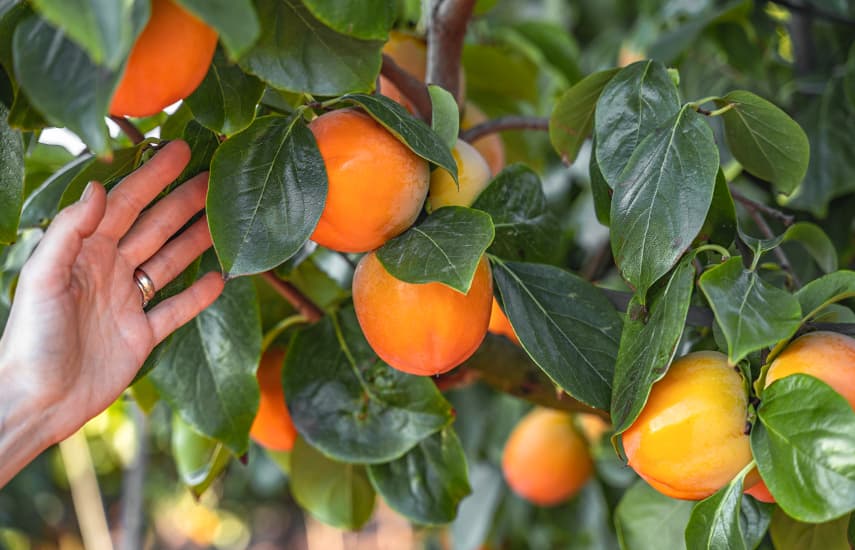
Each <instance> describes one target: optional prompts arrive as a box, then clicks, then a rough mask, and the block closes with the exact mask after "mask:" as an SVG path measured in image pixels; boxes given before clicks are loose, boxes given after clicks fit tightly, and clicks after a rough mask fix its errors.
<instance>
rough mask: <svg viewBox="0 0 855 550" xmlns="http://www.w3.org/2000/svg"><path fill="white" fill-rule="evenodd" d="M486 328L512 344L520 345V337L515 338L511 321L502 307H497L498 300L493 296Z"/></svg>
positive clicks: (515, 334)
mask: <svg viewBox="0 0 855 550" xmlns="http://www.w3.org/2000/svg"><path fill="white" fill-rule="evenodd" d="M487 330H488V331H489V332H492V333H493V334H500V335H502V336H505V337H506V338H508V339H509V340H510V341H511V342H513V343H514V344H516V345H520V339H519V338H517V333H516V332H514V327H512V326H511V322H510V321H509V320H508V318H507V316H506V315H505V312H503V311H502V308H500V307H499V302H497V301H496V299H495V298H493V305H492V307H491V309H490V324H489V325H488V326H487Z"/></svg>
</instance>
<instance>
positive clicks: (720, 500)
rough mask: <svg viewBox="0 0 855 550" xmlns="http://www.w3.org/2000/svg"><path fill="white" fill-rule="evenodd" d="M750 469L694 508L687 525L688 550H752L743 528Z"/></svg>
mask: <svg viewBox="0 0 855 550" xmlns="http://www.w3.org/2000/svg"><path fill="white" fill-rule="evenodd" d="M753 467H754V466H753V465H751V466H750V468H753ZM748 470H749V468H746V469H744V470H743V471H742V472H740V473H739V475H737V476H736V477H735V478H733V479H732V480H731V481H730V483H728V484H727V485H725V486H724V487H722V488H721V489H719V490H718V491H717V492H716V493H714V494H713V495H711V496H709V497H707V498H705V499H704V500H702V501H700V502H698V503H697V504H696V505H695V506H694V507H693V508H692V515H691V516H690V517H689V523H688V525H686V548H687V549H688V550H702V549H708V550H713V549H718V548H727V549H728V550H749V547H748V546H747V545H746V544H745V538H744V536H743V534H742V527H741V525H740V510H741V508H742V483H743V481H744V479H745V474H747V473H748Z"/></svg>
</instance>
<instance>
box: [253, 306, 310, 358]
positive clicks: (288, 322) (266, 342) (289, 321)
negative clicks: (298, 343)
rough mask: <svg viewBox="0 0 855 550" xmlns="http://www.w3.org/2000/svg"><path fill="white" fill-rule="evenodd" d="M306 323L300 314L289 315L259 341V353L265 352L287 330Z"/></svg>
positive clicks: (306, 320)
mask: <svg viewBox="0 0 855 550" xmlns="http://www.w3.org/2000/svg"><path fill="white" fill-rule="evenodd" d="M308 322H309V320H308V319H306V318H305V317H304V316H303V315H300V314H297V315H291V316H289V317H286V318H284V319H282V320H281V321H279V322H278V323H276V326H274V327H273V328H272V329H270V330H268V331H267V333H266V334H265V335H264V339H263V340H262V341H261V353H264V352H265V351H267V348H269V347H270V344H272V343H273V341H274V340H276V338H277V337H278V336H279V335H280V334H282V333H283V332H285V331H286V330H288V329H289V328H291V327H293V326H294V325H299V324H301V323H308Z"/></svg>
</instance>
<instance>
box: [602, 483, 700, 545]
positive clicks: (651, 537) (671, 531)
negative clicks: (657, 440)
mask: <svg viewBox="0 0 855 550" xmlns="http://www.w3.org/2000/svg"><path fill="white" fill-rule="evenodd" d="M694 504H695V503H694V502H691V501H688V500H677V499H673V498H669V497H666V496H665V495H663V494H662V493H660V492H658V491H656V490H655V489H653V488H652V487H651V486H650V485H648V484H647V483H645V482H644V481H641V480H639V481H638V482H636V484H635V485H633V486H632V487H630V488H629V490H628V491H627V492H626V493H624V495H623V498H622V499H621V501H620V503H619V504H618V506H617V509H616V510H615V527H616V529H617V536H618V540H619V541H620V546H621V548H624V549H626V550H635V549H636V548H638V549H639V550H640V549H642V548H644V549H647V548H668V549H669V550H681V549H682V550H685V548H686V539H685V534H684V533H685V530H686V524H687V523H688V521H689V517H690V516H691V514H692V507H693V506H694Z"/></svg>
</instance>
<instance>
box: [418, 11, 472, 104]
mask: <svg viewBox="0 0 855 550" xmlns="http://www.w3.org/2000/svg"><path fill="white" fill-rule="evenodd" d="M474 7H475V0H433V2H432V6H431V11H430V19H429V20H428V32H427V75H426V79H425V81H426V82H427V83H429V84H437V85H439V86H441V87H443V88H445V89H446V90H448V91H449V92H450V93H451V95H453V96H454V97H455V98H457V99H458V101H460V99H461V95H460V93H459V92H460V56H461V54H462V52H463V36H464V35H465V34H466V27H467V25H468V24H469V19H470V18H471V17H472V10H473V8H474Z"/></svg>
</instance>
